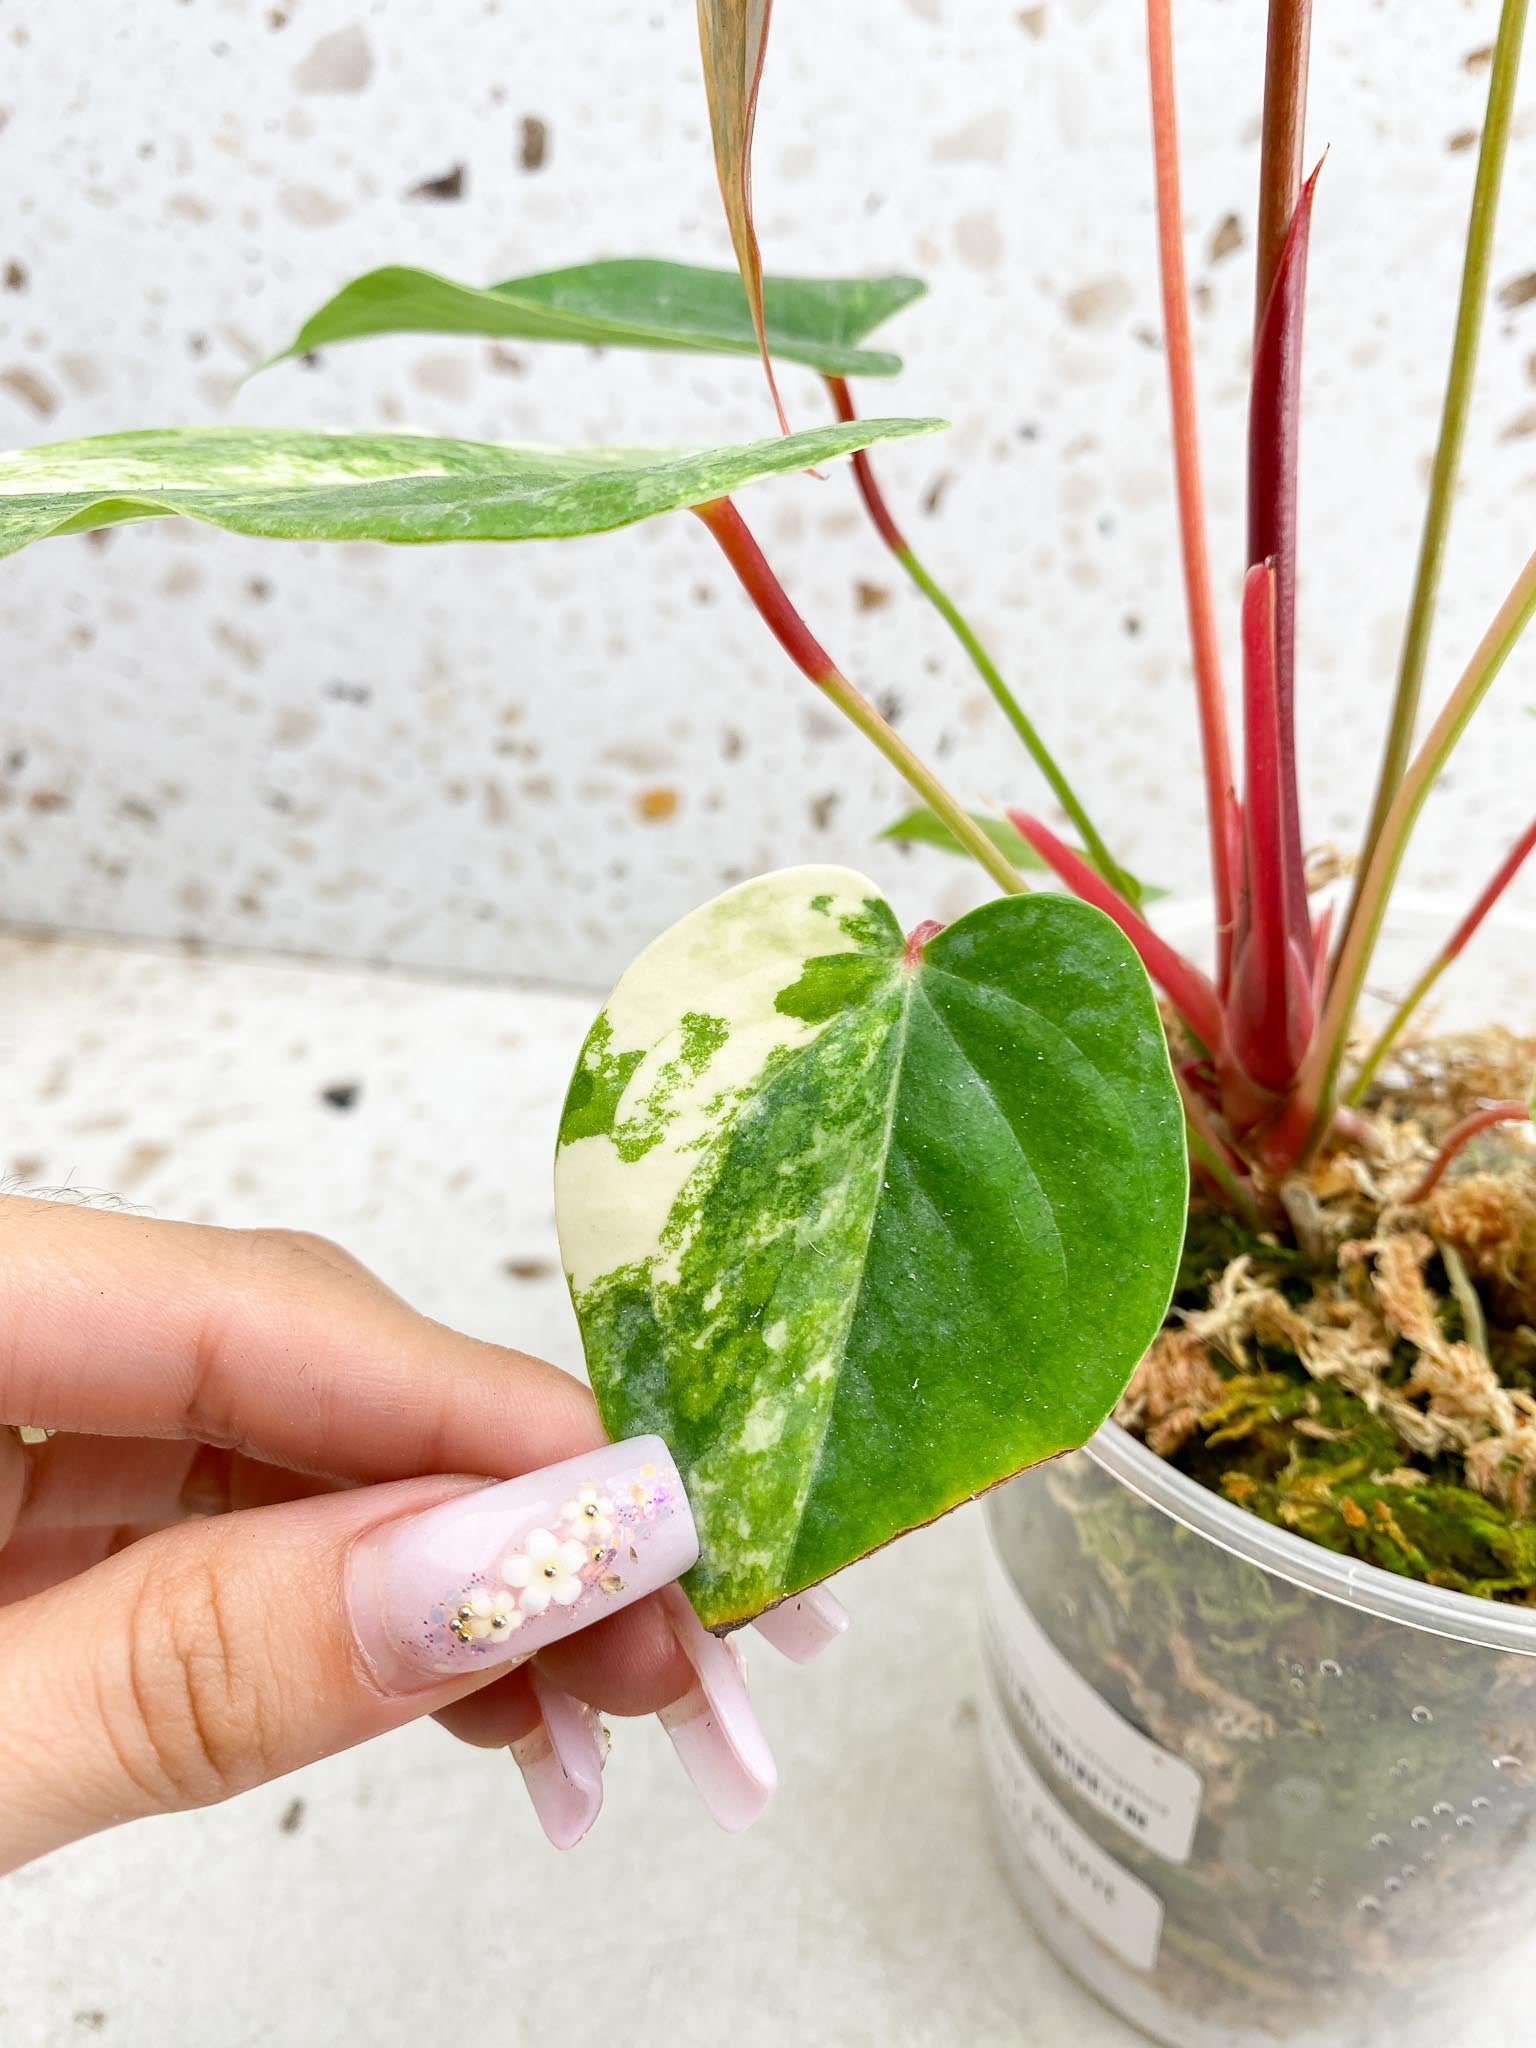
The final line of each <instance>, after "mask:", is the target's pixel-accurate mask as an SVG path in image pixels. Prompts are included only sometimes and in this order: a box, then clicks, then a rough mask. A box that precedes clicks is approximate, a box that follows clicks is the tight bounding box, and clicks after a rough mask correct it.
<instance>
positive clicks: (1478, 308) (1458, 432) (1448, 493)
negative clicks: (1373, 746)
mask: <svg viewBox="0 0 1536 2048" xmlns="http://www.w3.org/2000/svg"><path fill="white" fill-rule="evenodd" d="M1526 7H1527V0H1504V5H1503V10H1502V12H1501V13H1500V16H1499V30H1498V36H1497V38H1496V40H1495V42H1494V47H1493V64H1492V69H1491V72H1490V75H1489V79H1488V108H1487V112H1486V114H1485V115H1484V118H1483V138H1482V142H1481V145H1480V146H1479V149H1478V155H1477V178H1476V182H1475V183H1474V185H1473V187H1472V212H1471V217H1470V219H1469V221H1468V223H1467V250H1466V255H1465V258H1464V259H1463V262H1462V270H1461V294H1460V297H1459V299H1458V301H1457V306H1456V331H1455V335H1454V337H1453V339H1452V342H1451V362H1450V370H1449V372H1448V374H1447V377H1446V384H1445V399H1444V403H1443V405H1442V407H1441V412H1440V437H1439V440H1438V441H1437V443H1436V445H1435V460H1434V467H1433V469H1432V470H1431V472H1430V480H1429V497H1428V501H1427V503H1426V504H1425V507H1424V530H1423V534H1422V535H1421V537H1420V540H1419V558H1418V564H1417V566H1416V568H1415V570H1414V577H1413V592H1412V596H1411V597H1410V599H1409V604H1408V625H1407V629H1406V631H1405V633H1404V636H1403V651H1402V656H1401V659H1400V661H1399V664H1398V673H1397V692H1396V695H1395V697H1394V698H1393V703H1392V717H1391V723H1390V724H1389V726H1388V728H1387V742H1386V747H1385V749H1384V751H1383V754H1382V761H1381V770H1380V773H1379V774H1378V776H1377V781H1376V792H1375V795H1374V797H1373V798H1372V800H1371V815H1370V822H1369V824H1368V825H1367V827H1366V832H1365V842H1364V845H1363V847H1362V849H1361V860H1360V868H1359V871H1358V873H1359V877H1360V879H1359V880H1357V882H1356V885H1355V889H1354V893H1353V895H1352V897H1351V899H1350V904H1349V910H1348V912H1347V914H1346V916H1345V919H1344V926H1343V930H1342V931H1341V933H1340V936H1339V944H1340V950H1341V954H1342V949H1343V946H1344V945H1345V944H1346V943H1347V941H1348V940H1349V938H1350V936H1351V933H1352V931H1353V927H1354V925H1355V922H1356V919H1357V918H1358V917H1359V916H1360V914H1361V912H1360V903H1361V886H1362V883H1363V880H1364V876H1365V874H1366V872H1367V870H1368V869H1369V866H1370V863H1371V860H1372V858H1373V856H1374V855H1375V852H1376V849H1377V846H1378V844H1379V843H1380V840H1381V836H1382V833H1383V832H1384V830H1385V829H1386V821H1387V813H1388V811H1389V809H1390V808H1391V805H1392V800H1393V797H1394V796H1395V795H1396V793H1397V788H1398V784H1399V783H1400V782H1401V780H1402V777H1403V769H1404V767H1405V765H1406V763H1407V760H1408V754H1409V750H1410V749H1411V747H1412V745H1413V728H1414V722H1415V720H1416V719H1417V717H1418V710H1419V694H1420V691H1421V689H1422V687H1423V682H1424V667H1425V662H1426V660H1427V658H1428V654H1429V637H1430V632H1431V629H1432V628H1433V625H1434V617H1435V598H1436V595H1437V593H1438V591H1439V587H1440V570H1441V566H1442V563H1443V561H1444V558H1445V542H1446V535H1447V533H1448V532H1449V530H1450V524H1451V505H1452V501H1453V499H1454V497H1455V493H1456V476H1457V472H1458V470H1459V469H1460V467H1461V451H1462V443H1463V440H1464V439H1465V436H1466V428H1467V413H1468V409H1469V407H1470V405H1471V400H1472V378H1473V372H1474V371H1475V369H1476V367H1477V348H1478V340H1479V337H1480V335H1481V333H1482V325H1483V308H1484V304H1485V302H1486V299H1487V295H1488V270H1489V265H1490V263H1491V261H1492V257H1493V230H1494V222H1495V219H1496V217H1497V214H1498V208H1499V187H1500V183H1501V181H1502V179H1503V175H1504V161H1505V157H1506V155H1507V152H1508V147H1509V131H1510V123H1511V120H1512V117H1513V114H1514V103H1515V80H1516V77H1517V75H1518V73H1519V69H1520V46H1521V43H1522V40H1523V38H1524V35H1525V17H1526ZM1334 972H1335V974H1337V972H1338V968H1337V965H1336V966H1335V969H1334Z"/></svg>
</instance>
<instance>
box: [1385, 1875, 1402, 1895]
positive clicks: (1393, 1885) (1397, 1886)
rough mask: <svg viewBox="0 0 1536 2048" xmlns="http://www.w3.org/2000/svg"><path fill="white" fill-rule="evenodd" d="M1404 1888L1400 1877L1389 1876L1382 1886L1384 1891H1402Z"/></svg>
mask: <svg viewBox="0 0 1536 2048" xmlns="http://www.w3.org/2000/svg"><path fill="white" fill-rule="evenodd" d="M1402 1888H1403V1880H1402V1879H1401V1878H1400V1877H1389V1878H1388V1879H1387V1881H1386V1883H1385V1884H1384V1885H1383V1886H1382V1890H1383V1891H1384V1892H1400V1891H1401V1890H1402Z"/></svg>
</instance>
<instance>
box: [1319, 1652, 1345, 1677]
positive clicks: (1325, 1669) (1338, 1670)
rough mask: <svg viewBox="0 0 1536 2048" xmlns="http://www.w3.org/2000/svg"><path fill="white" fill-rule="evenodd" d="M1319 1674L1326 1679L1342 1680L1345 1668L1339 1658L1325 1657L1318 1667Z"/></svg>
mask: <svg viewBox="0 0 1536 2048" xmlns="http://www.w3.org/2000/svg"><path fill="white" fill-rule="evenodd" d="M1317 1668H1318V1672H1319V1674H1320V1675H1321V1676H1322V1677H1324V1678H1342V1677H1343V1676H1344V1666H1343V1665H1342V1664H1341V1663H1340V1662H1339V1660H1338V1658H1337V1657H1324V1658H1323V1659H1322V1661H1321V1663H1320V1664H1319V1665H1318V1667H1317Z"/></svg>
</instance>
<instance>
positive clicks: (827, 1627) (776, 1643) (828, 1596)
mask: <svg viewBox="0 0 1536 2048" xmlns="http://www.w3.org/2000/svg"><path fill="white" fill-rule="evenodd" d="M752 1626H753V1627H754V1628H755V1629H756V1630H757V1632H758V1634H759V1635H760V1636H761V1637H762V1638H763V1639H764V1641H765V1642H770V1643H772V1645H773V1647H774V1648H775V1649H776V1650H777V1651H778V1653H779V1655H780V1656H781V1657H787V1658H788V1659H789V1661H790V1663H791V1664H809V1663H810V1662H811V1660H812V1659H813V1658H815V1657H819V1656H820V1655H821V1653H822V1651H823V1650H824V1649H826V1647H827V1645H828V1644H829V1643H835V1642H836V1641H837V1639H838V1637H839V1636H841V1635H846V1634H847V1633H848V1610H847V1608H846V1607H845V1606H844V1605H843V1603H842V1601H841V1600H839V1599H838V1597H837V1595H836V1594H835V1593H829V1592H828V1591H827V1589H826V1587H825V1586H811V1587H808V1588H807V1590H806V1591H805V1592H803V1593H796V1594H795V1595H794V1596H793V1597H792V1598H791V1599H788V1600H781V1601H780V1602H779V1604H778V1606H777V1607H770V1608H769V1610H768V1612H767V1613H766V1614H760V1615H759V1616H758V1617H757V1619H756V1621H754V1622H753V1624H752Z"/></svg>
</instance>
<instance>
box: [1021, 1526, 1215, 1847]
mask: <svg viewBox="0 0 1536 2048" xmlns="http://www.w3.org/2000/svg"><path fill="white" fill-rule="evenodd" d="M985 1614H986V1625H987V1631H988V1634H989V1636H990V1638H991V1642H992V1647H993V1650H994V1652H995V1668H996V1672H997V1678H998V1682H999V1684H1000V1686H1001V1687H1002V1691H1003V1695H1004V1699H1005V1701H1006V1703H1007V1705H1008V1707H1009V1708H1010V1709H1011V1710H1012V1712H1013V1714H1014V1717H1015V1718H1016V1720H1017V1721H1018V1724H1019V1726H1020V1727H1021V1728H1022V1729H1023V1730H1024V1731H1025V1732H1026V1734H1027V1735H1028V1736H1029V1737H1030V1739H1031V1741H1032V1742H1034V1743H1035V1744H1036V1746H1037V1747H1038V1749H1039V1751H1040V1753H1041V1755H1042V1756H1043V1757H1044V1758H1045V1759H1046V1761H1047V1763H1048V1764H1049V1765H1050V1768H1051V1769H1052V1770H1053V1771H1054V1772H1055V1773H1056V1775H1057V1776H1058V1777H1059V1778H1061V1779H1063V1780H1065V1782H1066V1783H1067V1784H1069V1785H1071V1786H1072V1787H1073V1789H1074V1790H1075V1791H1077V1792H1079V1793H1080V1794H1081V1795H1082V1797H1083V1798H1084V1799H1086V1800H1087V1801H1088V1802H1089V1804H1090V1805H1092V1806H1096V1807H1097V1808H1098V1809H1099V1811H1100V1812H1101V1813H1103V1814H1107V1815H1108V1817H1109V1818H1110V1819H1111V1820H1112V1821H1115V1822H1116V1823H1118V1825H1119V1826H1120V1827H1122V1828H1124V1830H1125V1832H1126V1833H1127V1834H1128V1835H1130V1836H1131V1837H1132V1839H1133V1840H1135V1841H1138V1842H1142V1843H1144V1844H1145V1845H1146V1847H1147V1848H1149V1849H1152V1850H1155V1851H1156V1853H1157V1854H1158V1855H1159V1856H1166V1857H1167V1858H1168V1860H1169V1862H1170V1863H1184V1862H1187V1861H1188V1858H1189V1852H1190V1847H1191V1845H1192V1843H1193V1842H1194V1838H1195V1822H1196V1821H1197V1820H1198V1819H1199V1818H1200V1793H1201V1780H1200V1773H1199V1772H1198V1771H1197V1770H1195V1768H1194V1767H1193V1765H1191V1764H1187V1763H1185V1761H1184V1759H1183V1758H1182V1757H1177V1756H1174V1755H1172V1754H1171V1753H1170V1752H1169V1751H1168V1750H1166V1749H1162V1748H1160V1747H1159V1746H1158V1744H1157V1743H1155V1742H1152V1741H1149V1740H1148V1738H1147V1737H1146V1736H1145V1735H1143V1734H1142V1732H1141V1730H1140V1729H1139V1728H1133V1727H1132V1726H1131V1724H1130V1722H1129V1721H1127V1720H1126V1718H1125V1716H1124V1715H1123V1714H1120V1713H1117V1712H1116V1710H1115V1709H1114V1708H1113V1707H1112V1706H1111V1705H1110V1704H1109V1702H1108V1700H1106V1699H1101V1698H1100V1696H1099V1694H1098V1693H1096V1692H1095V1691H1094V1689H1093V1687H1092V1686H1091V1685H1090V1684H1089V1683H1088V1681H1087V1679H1085V1678H1084V1677H1082V1676H1081V1674H1080V1673H1078V1672H1077V1671H1075V1670H1074V1669H1073V1668H1072V1666H1071V1665H1070V1664H1069V1663H1068V1662H1067V1660H1066V1658H1065V1657H1063V1655H1062V1654H1061V1652H1060V1650H1058V1649H1057V1647H1056V1645H1055V1644H1054V1643H1053V1642H1052V1641H1051V1639H1050V1637H1049V1636H1048V1635H1047V1634H1046V1633H1045V1630H1044V1629H1043V1628H1041V1626H1040V1624H1039V1622H1038V1621H1036V1620H1035V1617H1034V1616H1033V1615H1032V1614H1031V1613H1030V1611H1029V1609H1028V1608H1027V1607H1026V1606H1025V1605H1024V1602H1023V1601H1022V1599H1021V1598H1020V1597H1019V1594H1018V1592H1017V1590H1016V1589H1015V1587H1014V1586H1013V1584H1012V1583H1011V1582H1010V1580H1009V1578H1008V1575H1007V1573H1006V1572H1005V1571H1004V1569H1003V1566H1002V1564H1001V1562H1000V1560H999V1559H998V1556H997V1553H996V1551H995V1550H994V1549H993V1548H992V1545H991V1544H990V1542H989V1543H988V1545H987V1563H986V1607H985Z"/></svg>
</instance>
